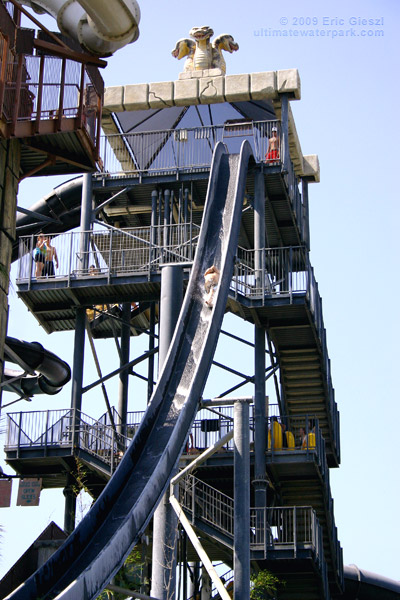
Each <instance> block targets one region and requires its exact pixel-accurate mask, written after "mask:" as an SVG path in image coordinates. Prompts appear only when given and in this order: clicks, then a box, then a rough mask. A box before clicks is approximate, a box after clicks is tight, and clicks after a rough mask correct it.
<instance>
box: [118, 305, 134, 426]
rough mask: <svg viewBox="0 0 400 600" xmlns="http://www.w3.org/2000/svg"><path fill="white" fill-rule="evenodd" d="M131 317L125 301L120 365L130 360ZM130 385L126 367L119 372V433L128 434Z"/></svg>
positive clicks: (129, 308)
mask: <svg viewBox="0 0 400 600" xmlns="http://www.w3.org/2000/svg"><path fill="white" fill-rule="evenodd" d="M130 317H131V303H130V302H124V303H123V305H122V322H121V358H120V366H121V367H122V366H123V365H126V364H127V363H128V362H129V345H130V334H131V327H130ZM128 385H129V370H128V369H125V370H124V371H120V373H119V396H118V414H119V417H120V422H119V427H118V433H120V434H122V435H124V436H126V425H127V416H128Z"/></svg>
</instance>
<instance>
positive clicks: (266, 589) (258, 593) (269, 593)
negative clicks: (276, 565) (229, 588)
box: [250, 569, 284, 600]
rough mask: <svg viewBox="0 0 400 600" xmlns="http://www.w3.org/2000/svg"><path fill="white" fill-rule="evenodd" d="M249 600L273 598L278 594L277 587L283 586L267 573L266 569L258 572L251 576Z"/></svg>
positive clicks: (276, 578) (281, 582) (278, 580)
mask: <svg viewBox="0 0 400 600" xmlns="http://www.w3.org/2000/svg"><path fill="white" fill-rule="evenodd" d="M251 583H252V585H251V590H250V599H251V600H268V599H270V598H275V597H276V594H277V592H278V587H279V585H282V584H283V585H284V582H283V581H280V579H278V577H276V576H275V575H273V574H272V573H270V571H267V570H266V569H264V570H262V571H259V572H258V573H256V574H253V575H252V576H251Z"/></svg>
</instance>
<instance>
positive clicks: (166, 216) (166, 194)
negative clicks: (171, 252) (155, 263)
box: [163, 190, 171, 261]
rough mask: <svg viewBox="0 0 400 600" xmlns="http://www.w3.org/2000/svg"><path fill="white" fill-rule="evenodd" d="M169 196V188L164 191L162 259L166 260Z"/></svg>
mask: <svg viewBox="0 0 400 600" xmlns="http://www.w3.org/2000/svg"><path fill="white" fill-rule="evenodd" d="M170 196H171V192H170V191H169V190H165V191H164V244H163V245H164V261H165V260H168V259H166V257H167V248H168V246H169V231H170V227H169V215H170V205H169V203H170Z"/></svg>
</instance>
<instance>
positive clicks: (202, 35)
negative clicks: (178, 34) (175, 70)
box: [172, 25, 239, 74]
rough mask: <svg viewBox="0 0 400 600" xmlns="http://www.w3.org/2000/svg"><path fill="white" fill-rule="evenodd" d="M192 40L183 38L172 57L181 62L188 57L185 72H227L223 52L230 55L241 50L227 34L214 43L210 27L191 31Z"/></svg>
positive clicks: (178, 42)
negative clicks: (211, 70) (216, 70)
mask: <svg viewBox="0 0 400 600" xmlns="http://www.w3.org/2000/svg"><path fill="white" fill-rule="evenodd" d="M189 35H190V37H191V38H192V39H189V38H182V39H180V40H178V41H177V42H176V45H175V48H174V49H173V50H172V56H174V57H175V58H177V59H178V60H180V59H181V58H183V57H185V56H186V57H187V59H186V62H185V67H184V71H200V70H203V69H215V68H217V69H221V71H222V73H223V74H225V72H226V63H225V59H224V57H223V56H222V50H226V52H229V53H230V54H231V53H232V52H235V51H236V50H239V44H237V43H236V42H235V40H234V39H233V37H232V36H231V35H229V34H227V33H223V34H222V35H219V36H217V37H216V38H215V39H214V40H213V41H212V42H211V41H210V38H211V36H212V35H214V31H213V30H212V29H211V27H209V26H208V25H204V26H203V27H192V29H191V30H190V31H189Z"/></svg>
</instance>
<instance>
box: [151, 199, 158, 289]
mask: <svg viewBox="0 0 400 600" xmlns="http://www.w3.org/2000/svg"><path fill="white" fill-rule="evenodd" d="M157 198H158V192H157V190H153V191H152V192H151V221H150V252H149V279H150V272H151V268H152V263H153V260H154V259H155V257H156V253H155V251H154V246H155V245H156V243H157V238H156V231H157V230H156V226H157Z"/></svg>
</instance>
